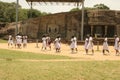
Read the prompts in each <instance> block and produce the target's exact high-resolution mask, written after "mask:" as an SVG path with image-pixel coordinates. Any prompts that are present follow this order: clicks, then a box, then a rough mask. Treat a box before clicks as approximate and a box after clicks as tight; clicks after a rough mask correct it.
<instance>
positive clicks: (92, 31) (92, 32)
mask: <svg viewBox="0 0 120 80" xmlns="http://www.w3.org/2000/svg"><path fill="white" fill-rule="evenodd" d="M91 35H92V36H93V25H91Z"/></svg>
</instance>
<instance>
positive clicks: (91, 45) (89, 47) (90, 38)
mask: <svg viewBox="0 0 120 80" xmlns="http://www.w3.org/2000/svg"><path fill="white" fill-rule="evenodd" d="M86 49H87V54H88V50H89V49H91V50H92V54H94V49H93V38H92V36H91V35H90V37H89V41H88V45H87V48H86Z"/></svg>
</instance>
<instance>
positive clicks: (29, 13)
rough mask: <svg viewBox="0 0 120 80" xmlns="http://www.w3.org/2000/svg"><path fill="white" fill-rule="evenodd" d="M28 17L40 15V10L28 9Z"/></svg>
mask: <svg viewBox="0 0 120 80" xmlns="http://www.w3.org/2000/svg"><path fill="white" fill-rule="evenodd" d="M27 15H28V18H35V17H38V16H40V15H41V12H40V11H38V10H36V9H32V10H28V13H27Z"/></svg>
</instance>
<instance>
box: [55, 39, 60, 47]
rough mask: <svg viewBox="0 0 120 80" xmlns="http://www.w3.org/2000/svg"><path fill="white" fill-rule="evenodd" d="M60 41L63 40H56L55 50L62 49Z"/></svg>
mask: <svg viewBox="0 0 120 80" xmlns="http://www.w3.org/2000/svg"><path fill="white" fill-rule="evenodd" d="M60 40H61V38H56V39H55V48H58V49H60V48H61V45H60Z"/></svg>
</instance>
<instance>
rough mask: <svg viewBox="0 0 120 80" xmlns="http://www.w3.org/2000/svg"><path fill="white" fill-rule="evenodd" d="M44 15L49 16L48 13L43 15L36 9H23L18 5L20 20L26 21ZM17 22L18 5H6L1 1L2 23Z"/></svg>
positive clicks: (0, 19)
mask: <svg viewBox="0 0 120 80" xmlns="http://www.w3.org/2000/svg"><path fill="white" fill-rule="evenodd" d="M42 15H47V13H46V12H43V13H41V12H40V11H38V10H36V9H32V10H31V9H22V8H21V6H20V5H18V20H19V21H21V20H26V19H28V18H35V17H39V16H42ZM15 21H16V3H14V2H13V3H6V2H1V1H0V22H15Z"/></svg>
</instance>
